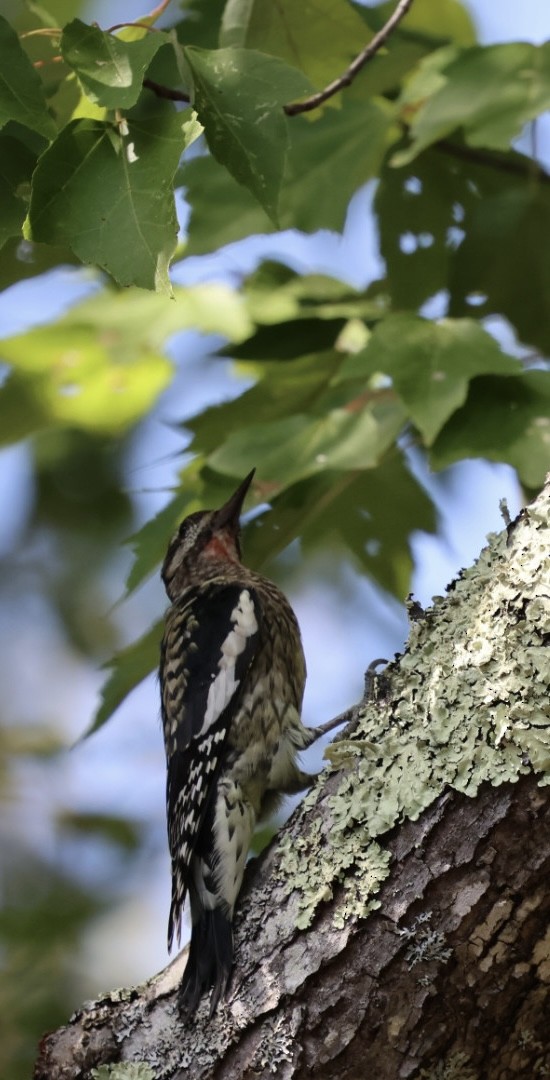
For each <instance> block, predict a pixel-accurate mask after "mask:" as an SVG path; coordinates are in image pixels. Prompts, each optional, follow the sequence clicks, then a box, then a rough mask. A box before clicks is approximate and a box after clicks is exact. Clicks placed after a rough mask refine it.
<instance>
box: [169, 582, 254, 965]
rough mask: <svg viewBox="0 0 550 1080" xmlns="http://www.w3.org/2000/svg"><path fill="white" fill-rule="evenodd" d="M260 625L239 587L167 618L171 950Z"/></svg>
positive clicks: (200, 594)
mask: <svg viewBox="0 0 550 1080" xmlns="http://www.w3.org/2000/svg"><path fill="white" fill-rule="evenodd" d="M260 619H261V612H260V606H259V602H258V599H257V596H256V594H255V592H254V590H253V589H251V588H248V587H246V586H244V585H242V584H239V583H238V582H237V583H235V582H232V583H230V584H216V583H207V584H205V585H203V586H201V587H199V588H196V589H193V590H190V591H189V592H188V593H186V594H185V595H184V596H183V597H182V599H181V601H179V602H178V603H177V604H175V605H174V606H173V607H172V608H171V609H170V611H169V613H168V616H167V622H166V631H165V635H164V640H163V643H162V649H161V664H160V682H161V701H162V723H163V729H164V743H165V748H166V760H167V787H166V804H167V818H168V842H169V847H170V854H171V858H172V903H171V908H170V918H169V924H168V948H169V949H170V948H171V946H172V941H173V937H174V932H176V934H177V937H178V940H179V937H180V931H181V917H182V911H183V905H184V903H185V897H186V894H187V890H188V888H189V884H190V867H191V859H192V855H193V851H194V848H195V845H196V843H197V839H198V835H199V831H200V827H201V824H202V822H203V820H204V816H205V813H206V810H207V807H208V798H209V796H210V797H212V795H213V793H214V791H215V784H216V778H217V773H218V770H219V766H220V762H221V759H222V754H223V749H224V745H225V742H226V738H227V734H228V731H229V728H230V725H231V721H232V718H233V717H234V715H235V713H236V710H237V708H238V705H239V701H240V692H241V688H242V685H243V681H244V678H245V675H246V673H247V671H248V670H249V668H250V665H251V664H252V661H253V660H254V657H255V655H256V653H257V650H258V646H259V628H260Z"/></svg>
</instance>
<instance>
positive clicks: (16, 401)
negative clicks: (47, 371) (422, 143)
mask: <svg viewBox="0 0 550 1080" xmlns="http://www.w3.org/2000/svg"><path fill="white" fill-rule="evenodd" d="M36 389H37V388H35V386H34V384H33V383H32V382H30V381H29V380H28V379H25V378H22V376H21V375H20V374H19V373H13V374H11V375H9V376H8V378H7V379H6V380H5V381H4V382H3V383H2V386H1V387H0V446H9V445H10V444H11V443H16V442H19V441H20V440H21V439H26V438H27V436H28V435H34V433H35V432H36V431H40V430H42V428H45V427H47V426H48V424H49V413H48V409H47V407H46V406H45V404H44V402H43V401H41V400H40V398H39V396H38V395H37V394H36V392H35V391H36Z"/></svg>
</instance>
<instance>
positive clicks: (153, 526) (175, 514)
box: [126, 484, 199, 595]
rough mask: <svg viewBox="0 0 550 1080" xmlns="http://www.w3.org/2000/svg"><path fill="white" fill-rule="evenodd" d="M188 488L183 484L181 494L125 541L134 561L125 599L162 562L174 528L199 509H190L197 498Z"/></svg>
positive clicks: (179, 492)
mask: <svg viewBox="0 0 550 1080" xmlns="http://www.w3.org/2000/svg"><path fill="white" fill-rule="evenodd" d="M188 487H189V485H188V484H186V485H185V489H184V490H182V491H178V492H177V494H176V495H175V496H174V498H173V499H171V500H170V502H169V503H168V505H167V506H164V507H163V508H162V510H161V511H160V512H159V513H158V514H155V517H153V518H151V519H150V520H149V521H146V522H145V525H143V527H142V528H141V529H140V530H139V531H138V532H137V533H134V535H133V536H131V537H130V539H129V540H128V541H127V543H128V544H129V546H130V547H131V548H132V550H133V552H134V556H135V558H134V562H133V564H132V567H131V570H130V573H129V574H128V578H127V581H126V595H128V594H129V593H131V592H133V591H134V589H137V587H138V586H139V585H141V583H142V582H143V581H145V578H147V577H149V574H152V572H153V570H155V569H156V567H157V566H158V565H159V564H160V563H161V562H162V560H163V559H164V556H165V554H166V549H167V547H168V542H169V540H170V538H171V536H172V533H173V532H174V530H175V528H176V525H178V524H179V522H180V521H181V520H182V518H183V517H185V515H186V514H189V513H191V511H192V510H197V509H199V507H198V506H197V505H193V506H191V505H190V504H191V503H195V500H196V495H195V492H194V491H190V490H188Z"/></svg>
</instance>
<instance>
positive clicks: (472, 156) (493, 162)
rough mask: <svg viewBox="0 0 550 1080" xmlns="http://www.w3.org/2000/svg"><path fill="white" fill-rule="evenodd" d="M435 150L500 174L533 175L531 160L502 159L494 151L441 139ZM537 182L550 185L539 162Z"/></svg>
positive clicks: (435, 144) (548, 178) (549, 175)
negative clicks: (484, 166) (497, 171)
mask: <svg viewBox="0 0 550 1080" xmlns="http://www.w3.org/2000/svg"><path fill="white" fill-rule="evenodd" d="M433 148H434V150H438V151H440V152H441V153H444V154H448V155H449V156H450V157H455V158H458V159H462V160H463V161H471V162H472V163H473V164H474V165H486V166H487V167H488V168H489V169H499V170H500V172H508V173H513V174H515V175H516V176H530V175H531V162H532V159H531V158H527V159H524V161H520V160H518V159H517V158H505V157H501V156H500V155H499V154H498V153H495V151H493V150H478V149H477V147H472V146H463V145H458V144H457V143H453V142H451V141H450V140H449V139H440V140H439V142H437V143H434V147H433ZM535 165H536V170H537V174H536V175H537V180H538V181H539V182H541V183H544V184H547V183H550V173H547V172H546V170H545V169H544V168H543V166H542V165H541V164H540V162H539V161H537V162H535Z"/></svg>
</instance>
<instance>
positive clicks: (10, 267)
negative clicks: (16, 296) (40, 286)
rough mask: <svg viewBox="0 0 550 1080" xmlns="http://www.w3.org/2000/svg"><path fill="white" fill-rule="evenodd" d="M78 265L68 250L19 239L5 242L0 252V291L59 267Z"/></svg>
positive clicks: (15, 238) (13, 238)
mask: <svg viewBox="0 0 550 1080" xmlns="http://www.w3.org/2000/svg"><path fill="white" fill-rule="evenodd" d="M71 265H79V263H78V260H77V259H76V256H75V255H73V253H72V251H70V250H69V248H66V247H65V248H64V247H57V246H55V245H54V244H51V245H50V244H32V243H31V242H30V241H29V240H22V239H21V237H19V236H17V237H12V239H10V240H7V241H6V243H5V244H4V247H3V248H2V249H1V250H0V289H7V288H9V286H10V285H15V284H16V283H17V282H18V281H24V280H26V279H28V278H33V277H37V276H38V275H40V274H44V273H46V272H47V271H48V270H52V269H56V268H58V267H59V266H71Z"/></svg>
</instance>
